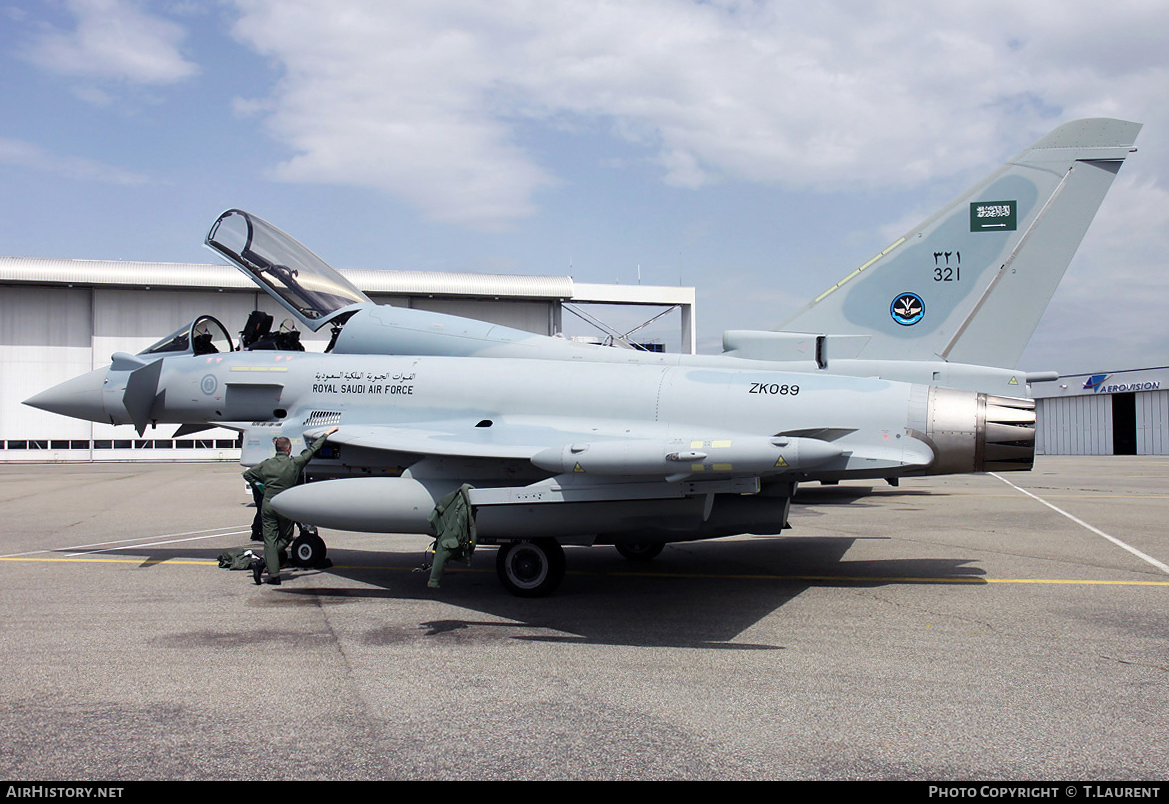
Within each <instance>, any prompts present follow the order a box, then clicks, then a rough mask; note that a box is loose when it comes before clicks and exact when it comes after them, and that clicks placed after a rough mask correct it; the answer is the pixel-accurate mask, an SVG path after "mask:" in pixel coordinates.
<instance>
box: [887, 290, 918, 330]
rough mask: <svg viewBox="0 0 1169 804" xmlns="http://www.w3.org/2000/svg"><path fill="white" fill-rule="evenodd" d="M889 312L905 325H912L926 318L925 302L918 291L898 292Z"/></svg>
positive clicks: (899, 322)
mask: <svg viewBox="0 0 1169 804" xmlns="http://www.w3.org/2000/svg"><path fill="white" fill-rule="evenodd" d="M889 314H890V315H892V316H893V320H894V321H896V322H897V323H898V324H900V325H901V326H903V327H911V326H913V325H914V324H916V323H917V322H918V321H921V320H922V319H923V318H925V302H923V301H922V300H921V296H918V295H917V294H916V293H909V292H905V293H898V294H897V297H896V298H895V299H893V303H892V304H891V305H889Z"/></svg>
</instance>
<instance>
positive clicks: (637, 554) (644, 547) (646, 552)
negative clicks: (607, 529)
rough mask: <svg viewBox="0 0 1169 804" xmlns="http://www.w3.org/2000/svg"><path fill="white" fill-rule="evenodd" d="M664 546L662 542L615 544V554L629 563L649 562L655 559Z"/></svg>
mask: <svg viewBox="0 0 1169 804" xmlns="http://www.w3.org/2000/svg"><path fill="white" fill-rule="evenodd" d="M665 546H666V545H665V544H664V543H663V542H627V543H625V544H617V545H614V547H616V548H617V552H618V553H620V554H621V555H623V556H625V557H626V558H628V559H629V560H630V561H649V560H651V559H654V558H657V556H658V554H659V553H661V552H662V549H663V548H664V547H665Z"/></svg>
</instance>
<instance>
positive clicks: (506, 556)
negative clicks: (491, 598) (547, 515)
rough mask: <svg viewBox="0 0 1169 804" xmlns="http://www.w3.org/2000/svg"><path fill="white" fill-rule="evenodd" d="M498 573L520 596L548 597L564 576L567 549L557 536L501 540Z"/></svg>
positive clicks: (496, 558)
mask: <svg viewBox="0 0 1169 804" xmlns="http://www.w3.org/2000/svg"><path fill="white" fill-rule="evenodd" d="M495 573H496V574H497V575H498V576H499V582H500V583H502V584H503V587H504V588H505V589H507V591H509V592H511V593H512V594H513V595H515V596H516V597H544V596H545V595H548V594H551V593H552V591H553V590H554V589H556V587H557V586H559V585H560V582H561V581H562V580H564V549H563V548H562V547H561V546H560V543H559V542H557V541H556V540H555V539H533V540H532V541H530V542H511V543H510V544H501V545H500V546H499V552H498V553H497V554H496V556H495Z"/></svg>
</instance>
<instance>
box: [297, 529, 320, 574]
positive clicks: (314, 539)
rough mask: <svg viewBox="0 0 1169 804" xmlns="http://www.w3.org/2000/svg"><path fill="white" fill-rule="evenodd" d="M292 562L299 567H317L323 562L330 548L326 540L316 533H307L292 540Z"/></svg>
mask: <svg viewBox="0 0 1169 804" xmlns="http://www.w3.org/2000/svg"><path fill="white" fill-rule="evenodd" d="M291 548H292V563H293V565H294V566H297V567H309V568H311V567H316V566H319V565H320V564H322V563H323V562H324V560H325V556H326V555H327V554H328V552H329V549H328V547H326V546H325V540H324V539H322V538H321V537H320V536H318V535H316V534H315V533H305V534H303V535H301V536H297V537H296V538H295V539H293V540H292V545H291Z"/></svg>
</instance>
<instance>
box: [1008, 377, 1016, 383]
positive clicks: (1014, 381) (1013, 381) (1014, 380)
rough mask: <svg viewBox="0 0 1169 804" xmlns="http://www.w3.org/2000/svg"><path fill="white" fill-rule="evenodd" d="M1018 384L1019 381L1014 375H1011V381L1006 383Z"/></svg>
mask: <svg viewBox="0 0 1169 804" xmlns="http://www.w3.org/2000/svg"><path fill="white" fill-rule="evenodd" d="M1018 384H1019V381H1018V380H1016V379H1015V378H1014V377H1011V381H1010V382H1008V383H1007V385H1018Z"/></svg>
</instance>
